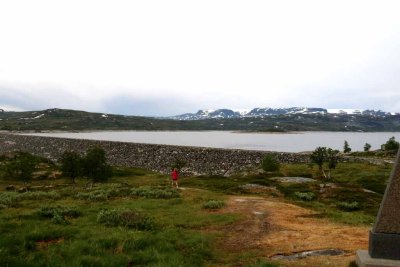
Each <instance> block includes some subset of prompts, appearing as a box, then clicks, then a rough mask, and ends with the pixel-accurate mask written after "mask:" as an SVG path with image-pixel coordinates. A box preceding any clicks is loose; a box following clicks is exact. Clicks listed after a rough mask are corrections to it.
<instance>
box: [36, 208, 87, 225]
mask: <svg viewBox="0 0 400 267" xmlns="http://www.w3.org/2000/svg"><path fill="white" fill-rule="evenodd" d="M80 214H81V213H80V212H79V211H78V210H76V209H75V208H71V207H61V206H45V207H41V208H40V209H39V211H38V215H39V216H40V217H45V218H50V219H51V221H52V222H53V223H55V224H69V221H68V218H77V217H79V216H80Z"/></svg>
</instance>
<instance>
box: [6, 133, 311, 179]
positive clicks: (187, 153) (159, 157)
mask: <svg viewBox="0 0 400 267" xmlns="http://www.w3.org/2000/svg"><path fill="white" fill-rule="evenodd" d="M92 146H100V147H102V148H103V149H104V150H105V151H106V153H107V160H108V161H109V163H110V164H112V165H116V166H130V167H140V168H146V169H150V170H154V171H158V172H162V173H168V172H169V171H170V166H171V165H172V164H173V163H174V162H175V160H176V159H179V160H183V161H185V162H186V163H187V165H186V167H185V168H184V169H183V174H190V175H200V174H217V175H229V174H230V173H232V172H235V171H239V170H243V169H246V168H249V167H250V168H251V167H256V166H259V165H260V162H261V160H262V158H263V157H264V156H265V155H266V154H274V155H276V157H277V158H278V159H279V161H280V162H282V163H293V162H308V161H309V155H307V154H298V153H277V152H264V151H251V150H239V149H215V148H201V147H186V146H170V145H152V144H138V143H126V142H111V141H94V140H81V139H67V138H55V137H41V136H40V137H39V136H26V135H17V134H8V133H0V153H1V154H2V153H5V152H11V151H17V150H21V151H26V152H30V153H32V154H36V155H40V156H43V157H46V158H49V159H51V160H54V161H57V160H58V159H59V158H60V156H61V154H62V153H63V152H64V151H66V150H74V151H77V152H79V153H81V154H83V153H84V152H85V151H86V150H87V149H88V148H90V147H92Z"/></svg>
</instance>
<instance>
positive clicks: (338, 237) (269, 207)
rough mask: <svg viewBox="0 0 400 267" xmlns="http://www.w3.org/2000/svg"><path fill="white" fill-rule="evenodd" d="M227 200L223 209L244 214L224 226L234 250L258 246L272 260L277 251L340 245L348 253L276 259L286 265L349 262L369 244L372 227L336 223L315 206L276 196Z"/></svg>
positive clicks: (288, 252) (229, 247)
mask: <svg viewBox="0 0 400 267" xmlns="http://www.w3.org/2000/svg"><path fill="white" fill-rule="evenodd" d="M227 202H228V203H227V204H228V205H227V207H226V208H225V209H224V210H223V211H222V212H232V213H239V214H241V215H242V216H243V218H244V219H243V220H240V221H239V222H237V223H234V224H233V225H231V226H229V227H227V228H226V229H224V232H226V235H225V236H226V239H225V240H223V246H224V249H226V250H229V251H231V252H239V251H245V250H249V249H250V250H254V249H255V250H257V254H258V255H259V257H265V258H268V259H269V260H270V259H271V258H272V257H273V256H276V255H292V254H296V253H301V252H305V251H313V250H330V249H336V250H341V251H344V252H345V253H344V254H342V255H322V256H309V257H305V258H302V259H295V260H278V261H276V262H278V263H279V264H280V265H282V266H348V265H349V263H350V262H351V261H353V260H355V252H356V251H357V250H358V249H367V248H368V232H369V230H370V227H366V226H359V227H355V226H348V225H344V224H338V223H332V222H330V221H329V220H327V219H323V218H318V216H317V214H316V213H315V212H314V211H312V210H309V209H305V208H302V207H299V206H296V205H293V204H289V203H284V202H281V201H280V200H277V199H272V198H262V197H238V196H235V197H230V198H229V200H228V201H227ZM221 243H222V242H221Z"/></svg>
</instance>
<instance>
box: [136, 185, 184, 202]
mask: <svg viewBox="0 0 400 267" xmlns="http://www.w3.org/2000/svg"><path fill="white" fill-rule="evenodd" d="M131 195H133V196H140V197H144V198H154V199H170V198H178V197H179V192H178V190H176V189H174V188H163V189H161V188H150V187H139V188H133V189H132V190H131Z"/></svg>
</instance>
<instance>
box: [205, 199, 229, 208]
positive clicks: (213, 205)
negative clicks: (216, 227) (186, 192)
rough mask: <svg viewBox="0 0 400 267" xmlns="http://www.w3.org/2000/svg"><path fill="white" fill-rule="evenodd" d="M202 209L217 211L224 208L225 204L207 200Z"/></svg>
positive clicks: (219, 201)
mask: <svg viewBox="0 0 400 267" xmlns="http://www.w3.org/2000/svg"><path fill="white" fill-rule="evenodd" d="M202 207H203V209H210V210H217V209H221V208H223V207H225V202H224V201H221V200H209V201H207V202H205V203H203V205H202Z"/></svg>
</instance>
